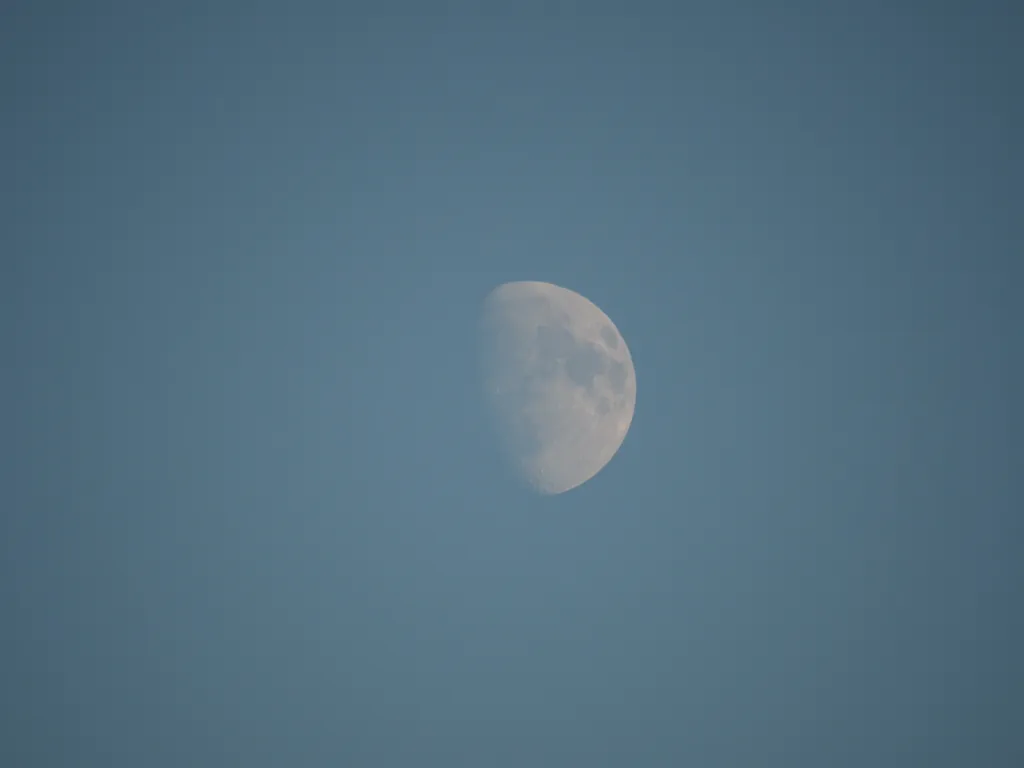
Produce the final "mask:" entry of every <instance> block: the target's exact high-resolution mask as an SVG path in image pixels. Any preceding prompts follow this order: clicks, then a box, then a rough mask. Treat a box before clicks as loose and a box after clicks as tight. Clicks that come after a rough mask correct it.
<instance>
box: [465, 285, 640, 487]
mask: <svg viewBox="0 0 1024 768" xmlns="http://www.w3.org/2000/svg"><path fill="white" fill-rule="evenodd" d="M480 342H481V347H480V363H481V375H482V378H483V385H484V399H485V401H486V403H487V406H488V410H489V412H490V413H491V415H492V416H493V420H494V425H495V427H496V428H497V435H498V438H499V440H500V442H501V445H502V447H503V449H504V453H505V455H506V456H507V457H508V459H509V460H510V462H511V463H512V465H513V467H514V469H515V470H516V472H517V474H518V475H519V476H520V477H521V478H522V479H523V480H524V481H526V483H527V484H528V485H530V486H531V487H533V488H534V489H535V490H537V491H539V492H540V493H544V494H555V493H562V492H564V491H568V490H570V489H572V488H575V487H576V486H578V485H581V484H582V483H585V482H586V481H587V480H589V479H590V478H592V477H593V476H594V475H596V474H597V473H598V472H599V471H601V469H602V468H603V467H604V466H605V464H607V463H608V462H609V461H611V458H612V456H614V455H615V452H616V451H618V450H619V446H621V445H622V441H623V440H624V439H625V437H626V432H627V431H628V430H629V425H630V423H631V422H632V420H633V409H634V408H635V406H636V373H635V371H634V370H633V360H632V358H631V357H630V354H629V349H628V348H627V347H626V342H625V340H624V339H623V338H622V335H621V334H620V333H619V330H618V328H616V327H615V324H614V323H613V322H612V321H611V320H610V319H609V318H608V316H607V315H606V314H605V313H604V312H602V311H601V310H600V309H598V308H597V306H595V305H594V304H593V303H591V302H590V301H588V300H587V299H585V298H584V297H583V296H580V295H579V294H578V293H575V292H574V291H570V290H568V289H567V288H560V287H559V286H557V285H552V284H551V283H539V282H516V283H505V284H504V285H500V286H498V287H497V288H495V289H494V290H493V291H491V293H490V294H489V295H488V296H487V298H486V300H485V301H484V308H483V317H482V321H481V334H480Z"/></svg>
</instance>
